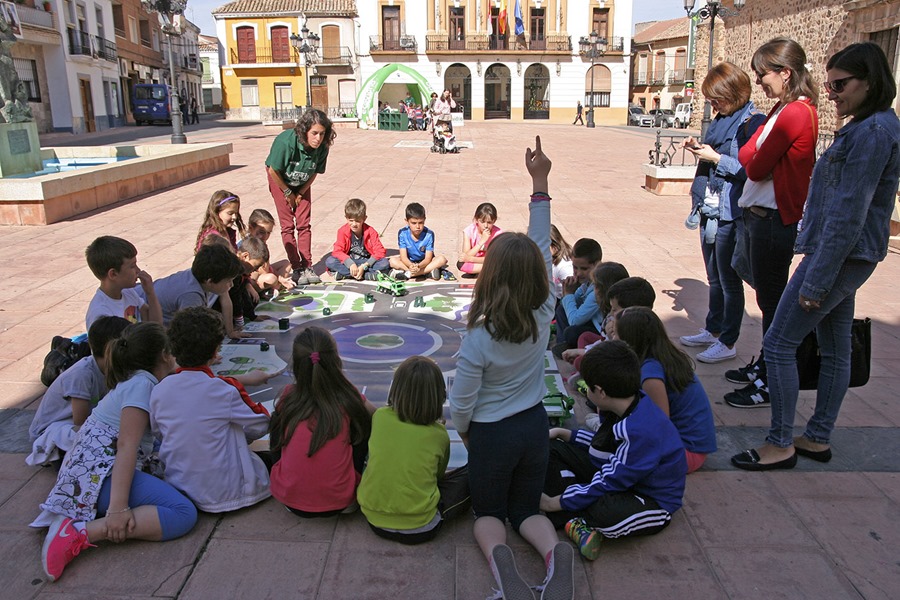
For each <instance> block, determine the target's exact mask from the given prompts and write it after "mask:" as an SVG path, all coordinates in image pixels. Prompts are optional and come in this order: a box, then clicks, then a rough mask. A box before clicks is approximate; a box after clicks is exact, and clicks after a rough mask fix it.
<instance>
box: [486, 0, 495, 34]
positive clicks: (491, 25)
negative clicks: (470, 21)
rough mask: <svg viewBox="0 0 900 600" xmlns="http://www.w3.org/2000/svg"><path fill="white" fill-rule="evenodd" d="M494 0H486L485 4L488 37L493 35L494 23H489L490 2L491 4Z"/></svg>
mask: <svg viewBox="0 0 900 600" xmlns="http://www.w3.org/2000/svg"><path fill="white" fill-rule="evenodd" d="M493 1H494V0H487V1H486V2H485V4H486V5H487V34H488V37H490V36H492V35H494V25H493V24H492V23H491V4H493Z"/></svg>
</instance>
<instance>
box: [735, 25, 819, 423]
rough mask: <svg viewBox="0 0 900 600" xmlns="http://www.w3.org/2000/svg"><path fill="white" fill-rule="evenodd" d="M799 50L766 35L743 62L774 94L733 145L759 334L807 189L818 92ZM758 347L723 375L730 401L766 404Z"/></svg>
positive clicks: (774, 303) (776, 295)
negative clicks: (751, 359)
mask: <svg viewBox="0 0 900 600" xmlns="http://www.w3.org/2000/svg"><path fill="white" fill-rule="evenodd" d="M805 63H806V52H804V51H803V48H801V47H800V44H798V43H797V42H795V41H794V40H792V39H788V38H784V37H780V38H775V39H773V40H771V41H769V42H766V43H765V44H763V45H762V46H760V47H759V48H758V49H757V50H756V52H754V53H753V58H752V59H751V61H750V66H751V68H752V69H753V72H754V73H756V83H757V85H759V86H760V87H762V89H763V92H765V94H766V97H768V98H772V99H775V100H778V103H777V104H776V105H775V107H774V108H773V109H772V110H771V111H770V112H769V115H768V116H767V117H766V121H765V123H764V124H763V126H762V127H760V128H759V129H757V130H756V133H755V134H753V137H752V138H750V141H748V142H747V143H746V144H744V146H743V147H742V148H741V149H740V151H739V152H738V159H739V160H740V161H741V165H743V167H744V170H745V172H746V173H747V182H746V183H745V184H744V192H743V194H741V198H740V200H738V205H739V206H740V207H741V208H742V209H743V218H744V231H745V235H744V239H743V240H739V241H738V243H743V247H742V248H741V249H740V250H739V253H740V254H741V255H742V256H744V257H746V259H747V261H748V263H749V277H750V281H749V282H750V284H751V285H752V286H753V289H754V290H756V304H757V305H758V306H759V310H760V311H761V312H762V330H763V335H765V333H766V332H767V331H768V330H769V326H770V325H771V324H772V319H773V318H774V317H775V309H776V308H777V307H778V301H779V300H780V299H781V293H782V292H783V291H784V287H785V286H786V285H787V280H788V272H789V271H790V268H791V259H792V258H793V256H794V240H795V239H796V237H797V223H798V221H800V216H801V214H802V212H803V202H804V200H806V193H807V191H808V190H809V177H810V175H811V174H812V168H813V164H814V163H815V160H816V140H817V138H818V135H819V130H818V123H819V117H818V114H817V113H816V108H815V107H816V102H817V100H818V97H819V93H818V90H817V89H816V85H815V82H814V81H813V79H812V76H811V75H810V74H809V71H807V70H806V65H805ZM762 354H763V352H760V358H759V360H758V361H757V362H756V363H751V364H749V365H747V366H746V367H743V368H741V369H733V370H731V371H728V372H727V373H726V374H725V378H726V379H728V381H731V382H734V383H744V384H746V385H745V386H744V387H742V388H740V389H738V390H735V391H733V392H729V393H728V394H726V395H725V402H727V403H728V404H729V405H731V406H734V407H737V408H757V407H762V406H768V405H769V390H768V387H767V376H766V363H765V358H764V357H763V355H762Z"/></svg>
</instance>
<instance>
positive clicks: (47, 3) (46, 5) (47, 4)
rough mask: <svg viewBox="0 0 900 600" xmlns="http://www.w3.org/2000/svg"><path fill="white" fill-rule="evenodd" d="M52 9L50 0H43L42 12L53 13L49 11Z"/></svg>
mask: <svg viewBox="0 0 900 600" xmlns="http://www.w3.org/2000/svg"><path fill="white" fill-rule="evenodd" d="M52 8H53V4H52V3H51V2H50V0H44V10H46V11H47V12H53V11H52V10H51V9H52Z"/></svg>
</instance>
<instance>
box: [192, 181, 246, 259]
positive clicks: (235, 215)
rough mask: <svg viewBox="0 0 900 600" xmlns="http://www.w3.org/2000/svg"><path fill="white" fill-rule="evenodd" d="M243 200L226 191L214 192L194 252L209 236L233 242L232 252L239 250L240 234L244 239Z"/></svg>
mask: <svg viewBox="0 0 900 600" xmlns="http://www.w3.org/2000/svg"><path fill="white" fill-rule="evenodd" d="M240 211H241V199H240V198H238V197H237V196H236V195H234V194H232V193H231V192H228V191H226V190H219V191H217V192H213V195H212V196H211V197H210V199H209V204H208V205H207V207H206V214H205V215H204V216H203V224H201V225H200V231H199V232H198V233H197V242H196V244H195V245H194V252H197V251H198V250H200V246H201V245H202V244H203V240H205V239H206V238H207V237H208V236H211V235H220V236H222V237H223V238H225V239H227V240H228V241H229V242H231V248H232V250H236V249H237V240H238V234H240V236H241V237H244V235H245V233H244V220H243V219H241V212H240Z"/></svg>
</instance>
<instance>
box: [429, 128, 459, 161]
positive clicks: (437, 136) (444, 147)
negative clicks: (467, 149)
mask: <svg viewBox="0 0 900 600" xmlns="http://www.w3.org/2000/svg"><path fill="white" fill-rule="evenodd" d="M431 151H432V152H440V153H441V154H446V153H448V152H449V153H451V154H456V153H458V152H459V148H458V147H457V146H456V136H455V135H453V127H452V126H451V125H450V122H449V121H438V122H437V123H435V125H434V143H433V145H432V146H431Z"/></svg>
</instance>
